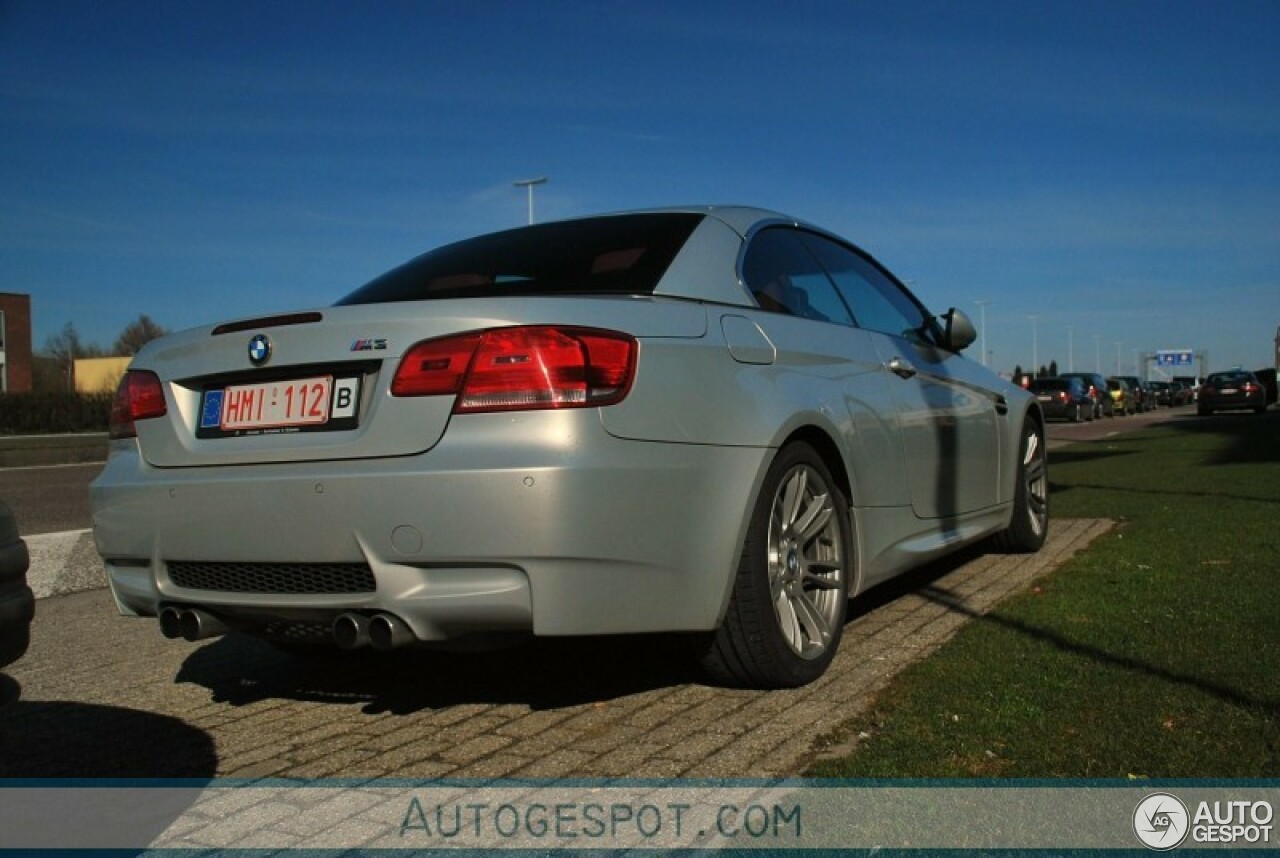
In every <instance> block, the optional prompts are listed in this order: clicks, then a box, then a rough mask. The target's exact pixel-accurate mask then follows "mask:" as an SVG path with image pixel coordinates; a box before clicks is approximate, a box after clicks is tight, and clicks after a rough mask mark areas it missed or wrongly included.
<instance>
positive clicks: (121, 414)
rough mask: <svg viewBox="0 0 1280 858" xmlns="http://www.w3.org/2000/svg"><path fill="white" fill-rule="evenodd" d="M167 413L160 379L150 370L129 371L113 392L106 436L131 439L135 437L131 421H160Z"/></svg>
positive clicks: (134, 429)
mask: <svg viewBox="0 0 1280 858" xmlns="http://www.w3.org/2000/svg"><path fill="white" fill-rule="evenodd" d="M168 412H169V409H168V407H167V406H166V405H165V401H164V387H163V385H161V384H160V377H159V376H157V375H156V374H155V373H154V372H151V371H150V370H145V369H131V370H129V371H128V372H126V373H125V374H124V378H122V379H120V387H119V388H117V389H116V399H115V402H113V403H112V404H111V424H110V427H109V434H110V436H111V437H112V438H133V437H134V436H136V435H137V434H138V432H137V429H136V427H135V426H134V422H135V421H137V420H149V419H151V418H153V417H163V416H165V414H167V413H168Z"/></svg>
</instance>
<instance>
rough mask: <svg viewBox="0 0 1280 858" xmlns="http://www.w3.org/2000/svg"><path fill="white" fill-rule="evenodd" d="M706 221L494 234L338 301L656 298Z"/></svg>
mask: <svg viewBox="0 0 1280 858" xmlns="http://www.w3.org/2000/svg"><path fill="white" fill-rule="evenodd" d="M702 218H703V215H700V214H685V213H664V214H634V215H611V216H608V217H599V218H586V219H583V220H576V221H563V222H558V223H546V224H537V225H535V226H528V227H523V228H521V229H513V230H508V231H506V232H496V233H493V234H491V235H482V236H479V237H477V238H471V239H467V240H465V241H460V242H458V243H456V244H450V245H446V246H445V247H441V248H438V249H436V250H432V251H430V252H429V253H424V254H423V255H422V256H419V257H417V258H416V259H412V260H410V261H409V262H406V263H405V264H404V265H401V266H400V267H399V268H396V269H393V270H391V271H388V272H387V273H386V274H383V275H382V276H381V277H378V278H376V279H374V280H372V281H370V282H369V283H367V284H365V285H364V286H362V287H360V288H359V289H357V290H356V291H354V292H352V293H351V294H350V295H347V296H346V297H345V298H343V299H341V300H340V301H338V304H339V305H344V304H381V303H385V302H390V301H421V300H430V299H434V298H473V297H475V298H478V297H493V296H517V295H520V296H523V295H571V294H616V295H648V294H652V293H653V291H654V289H655V288H656V287H657V285H658V281H659V280H661V279H662V275H663V274H664V273H666V270H667V268H668V267H669V266H670V265H671V261H672V260H673V259H675V257H676V254H677V253H679V252H680V248H681V247H683V246H684V243H685V241H687V240H688V238H689V235H690V234H691V233H692V232H693V230H694V228H695V227H696V226H697V225H698V223H699V222H700V221H701V220H702Z"/></svg>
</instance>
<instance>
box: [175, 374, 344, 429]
mask: <svg viewBox="0 0 1280 858" xmlns="http://www.w3.org/2000/svg"><path fill="white" fill-rule="evenodd" d="M359 385H360V380H359V379H358V378H338V379H335V378H334V377H333V376H331V375H321V376H313V377H311V378H294V379H285V380H281V381H267V382H260V383H256V384H232V385H228V386H227V387H224V388H221V389H218V390H210V391H207V392H206V393H205V395H204V402H203V405H202V407H201V411H200V428H201V429H202V430H214V431H220V432H233V433H239V432H260V431H268V430H281V431H286V430H292V429H307V428H322V427H324V426H325V425H326V424H328V423H329V422H330V421H332V420H342V419H346V418H354V417H355V414H356V406H357V402H358V399H359V395H358V394H359Z"/></svg>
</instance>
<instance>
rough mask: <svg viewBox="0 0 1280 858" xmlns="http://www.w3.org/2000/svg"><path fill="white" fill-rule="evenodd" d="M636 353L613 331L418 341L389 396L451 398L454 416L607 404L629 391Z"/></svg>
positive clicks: (511, 332) (522, 331) (507, 331)
mask: <svg viewBox="0 0 1280 858" xmlns="http://www.w3.org/2000/svg"><path fill="white" fill-rule="evenodd" d="M636 351H637V344H636V341H635V339H634V338H633V337H630V336H628V335H626V334H621V333H617V332H615V331H601V330H595V329H592V328H570V327H550V326H537V327H513V328H495V329H493V330H489V331H482V332H472V333H467V334H460V335H458V336H454V337H444V338H442V339H438V340H427V341H426V342H422V343H418V344H417V345H416V346H414V347H413V348H411V349H410V350H409V352H408V354H406V355H405V357H404V360H403V361H401V363H400V367H399V369H397V370H396V375H395V378H394V379H393V380H392V382H391V392H392V394H393V395H395V396H439V395H447V394H456V395H457V400H456V401H455V403H454V407H453V410H454V411H455V412H456V413H468V412H484V411H521V410H530V409H541V408H584V407H592V406H597V405H612V404H613V403H615V402H621V401H622V399H623V398H624V397H625V396H626V395H627V392H628V391H629V390H630V389H631V382H632V380H633V379H634V377H635V367H636Z"/></svg>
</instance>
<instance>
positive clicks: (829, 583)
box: [803, 563, 840, 590]
mask: <svg viewBox="0 0 1280 858" xmlns="http://www.w3.org/2000/svg"><path fill="white" fill-rule="evenodd" d="M809 568H810V569H819V568H822V567H820V566H818V564H816V563H813V564H810V566H809ZM839 568H840V567H839V566H834V565H832V566H827V567H826V569H827V570H828V571H830V572H835V571H836V570H837V569H839ZM803 583H804V586H805V587H813V588H814V589H815V590H838V589H840V581H839V580H838V579H835V578H827V577H825V576H823V575H815V574H813V573H812V572H806V573H805V575H804V579H803Z"/></svg>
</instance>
